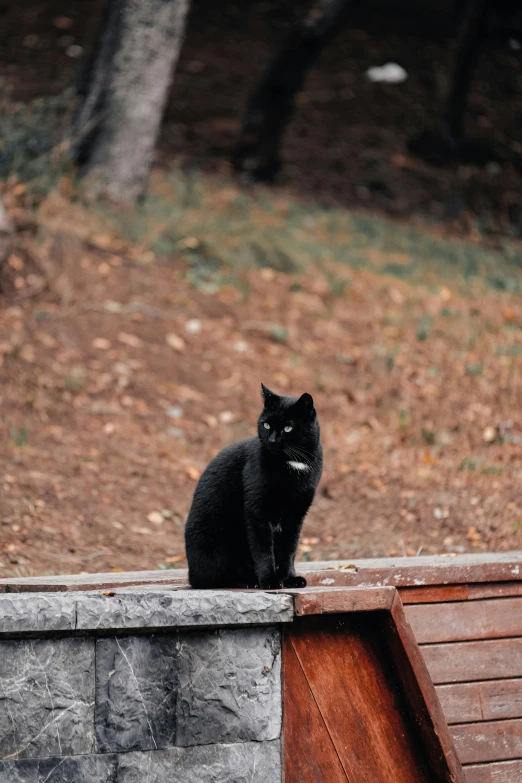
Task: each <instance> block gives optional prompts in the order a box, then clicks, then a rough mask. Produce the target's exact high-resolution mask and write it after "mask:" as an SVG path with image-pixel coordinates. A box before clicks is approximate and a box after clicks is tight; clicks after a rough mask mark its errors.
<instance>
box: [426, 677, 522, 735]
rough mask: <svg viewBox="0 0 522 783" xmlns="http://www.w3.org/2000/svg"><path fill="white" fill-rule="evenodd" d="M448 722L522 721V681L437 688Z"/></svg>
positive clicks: (467, 683) (470, 683)
mask: <svg viewBox="0 0 522 783" xmlns="http://www.w3.org/2000/svg"><path fill="white" fill-rule="evenodd" d="M436 690H437V696H438V697H439V701H440V703H441V706H442V709H443V711H444V715H445V716H446V720H447V721H448V723H450V724H451V723H474V722H477V721H489V720H504V719H506V718H522V679H519V680H492V681H490V682H466V683H457V684H455V685H438V686H437V689H436Z"/></svg>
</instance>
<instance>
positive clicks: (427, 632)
mask: <svg viewBox="0 0 522 783" xmlns="http://www.w3.org/2000/svg"><path fill="white" fill-rule="evenodd" d="M406 617H407V618H408V622H409V623H410V625H411V627H412V629H413V633H414V634H415V638H416V639H417V641H418V643H419V644H433V643H437V642H454V641H460V642H462V641H466V640H475V639H500V638H504V637H510V636H522V597H520V598H498V599H490V600H482V601H465V602H460V603H441V604H419V605H411V606H408V607H407V608H406Z"/></svg>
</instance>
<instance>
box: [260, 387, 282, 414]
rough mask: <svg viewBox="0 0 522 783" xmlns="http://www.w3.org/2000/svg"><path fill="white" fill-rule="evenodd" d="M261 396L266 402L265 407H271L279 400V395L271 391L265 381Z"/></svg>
mask: <svg viewBox="0 0 522 783" xmlns="http://www.w3.org/2000/svg"><path fill="white" fill-rule="evenodd" d="M261 397H262V398H263V402H264V403H265V408H271V407H273V406H274V405H276V404H277V403H278V402H279V395H278V394H276V393H275V392H273V391H270V389H268V388H267V387H266V386H265V385H264V384H263V383H262V384H261Z"/></svg>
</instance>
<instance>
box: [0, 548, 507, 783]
mask: <svg viewBox="0 0 522 783" xmlns="http://www.w3.org/2000/svg"><path fill="white" fill-rule="evenodd" d="M300 572H301V573H304V574H305V575H306V577H307V580H308V585H309V588H315V589H314V590H311V589H307V590H305V591H299V597H298V598H296V609H297V611H298V613H299V612H301V613H302V615H303V619H302V621H300V622H302V623H303V625H301V624H298V623H297V622H296V623H294V625H293V627H292V631H291V632H290V631H289V632H288V633H289V634H290V635H289V636H288V635H287V636H286V637H285V662H284V666H285V667H286V671H288V672H292V671H293V672H294V675H295V676H296V677H300V678H301V683H302V685H303V687H304V684H305V681H306V683H307V687H308V691H309V692H310V693H311V694H312V696H313V697H314V698H313V700H310V699H309V700H308V705H303V707H302V709H303V710H304V713H303V716H302V720H301V723H300V724H299V725H300V728H299V730H298V735H299V737H300V746H301V749H302V750H303V747H304V745H305V744H306V740H307V739H308V737H309V736H310V729H306V728H304V727H306V726H309V727H312V726H314V725H317V723H318V722H319V725H322V726H323V731H322V735H323V740H324V747H325V753H327V755H328V754H329V758H330V762H331V764H332V765H333V767H332V769H334V768H335V769H337V773H339V774H341V772H340V767H341V768H342V769H343V770H344V773H345V778H343V777H342V776H341V777H340V778H336V777H334V773H333V772H332V776H331V777H326V778H325V780H329V781H330V780H331V781H336V780H337V779H339V780H350V781H351V783H352V782H353V783H356V781H358V780H359V779H360V780H367V781H368V783H371V781H372V779H371V778H370V777H367V778H364V777H357V775H358V774H360V770H355V771H354V770H353V769H351V768H350V770H349V771H348V770H347V768H346V767H343V759H342V758H341V756H342V752H341V751H342V747H341V746H340V745H339V743H341V742H342V738H341V739H340V738H339V737H337V738H336V737H334V736H333V734H332V733H331V732H333V731H334V728H333V727H334V724H335V721H336V719H337V718H338V714H337V713H334V714H333V715H332V716H331V722H330V724H328V722H327V721H326V720H325V719H324V715H323V713H322V712H321V710H320V707H319V704H318V701H317V698H316V696H317V694H316V691H315V690H314V688H317V686H318V685H319V686H320V687H323V685H324V686H325V687H328V688H331V689H333V690H334V691H335V690H336V689H339V692H340V693H343V694H344V695H343V697H342V701H344V704H345V707H346V708H347V705H348V704H350V703H351V702H350V699H351V700H352V703H351V709H352V710H353V711H352V713H351V715H352V717H351V718H350V717H349V715H347V717H346V720H347V721H349V720H351V721H352V724H351V728H350V732H355V733H352V734H351V736H353V737H358V735H357V733H356V731H355V729H356V727H357V720H358V718H357V716H358V715H359V716H360V713H358V712H357V710H358V709H361V708H362V707H364V703H363V702H364V701H366V703H367V704H368V703H377V699H378V697H379V694H380V692H381V688H384V691H383V692H385V694H386V695H385V696H382V699H385V700H386V699H387V700H388V701H387V702H386V704H387V711H388V714H390V715H392V714H396V713H397V704H398V703H399V702H401V703H402V704H403V705H404V704H407V705H409V706H408V709H409V710H410V714H416V713H415V709H416V708H415V702H416V699H418V698H419V696H418V692H417V694H416V695H413V696H412V694H411V691H409V690H408V687H409V686H408V679H409V677H410V675H408V676H405V675H404V672H410V673H411V672H412V671H414V670H415V654H413V658H411V657H410V658H409V659H408V660H409V663H406V662H405V659H404V657H403V658H402V660H403V663H404V666H405V668H401V669H400V677H399V679H397V677H398V675H397V672H398V671H399V670H398V669H397V665H399V664H395V663H394V664H393V665H391V667H390V664H389V661H390V660H399V658H400V657H401V656H404V652H402V653H400V655H399V658H397V659H395V658H393V654H394V653H393V650H395V652H396V651H397V648H393V644H392V642H393V640H394V639H395V640H396V633H398V631H394V630H393V626H395V627H396V628H403V633H406V634H407V633H408V632H407V630H404V628H406V629H407V626H403V625H402V622H398V621H397V617H398V615H397V612H400V608H396V609H395V617H394V621H393V623H392V625H390V620H389V617H393V612H392V605H390V608H389V609H388V610H386V609H385V608H382V607H381V609H376V608H375V607H374V608H373V609H371V610H370V609H368V610H367V614H366V612H363V611H362V609H361V608H360V606H361V605H359V609H357V610H356V609H355V605H354V606H353V607H352V609H351V610H350V606H349V603H348V604H347V603H345V604H344V609H343V610H342V614H343V615H345V617H344V619H343V625H342V626H339V625H336V623H337V622H338V621H337V619H334V618H337V617H338V615H339V614H340V613H341V612H340V610H336V609H332V607H335V603H330V604H329V605H328V606H327V605H326V604H324V603H323V602H324V601H330V602H332V601H338V600H340V598H338V597H337V596H339V595H340V594H341V593H342V594H344V596H345V597H344V599H343V600H344V601H345V602H346V601H348V602H349V601H350V600H352V599H350V598H349V593H348V592H347V591H339V590H336V589H335V588H340V587H344V588H348V587H350V588H351V587H365V588H366V587H367V588H386V587H394V588H396V589H397V592H398V596H399V597H400V599H401V602H402V604H403V605H404V615H405V618H406V620H407V622H408V623H409V625H410V626H411V629H412V631H413V635H414V637H415V639H416V641H417V643H418V645H419V648H420V651H421V654H422V657H423V659H424V662H425V664H426V667H427V671H428V672H429V675H430V677H431V682H432V683H433V685H434V692H436V694H437V696H438V700H439V701H440V705H441V707H442V711H443V713H444V716H445V722H446V724H447V725H448V726H449V734H448V736H449V735H451V738H452V740H453V742H454V746H455V748H456V751H457V754H458V758H459V760H460V762H461V764H462V766H463V769H464V779H465V780H466V783H519V782H520V781H521V780H522V553H506V554H502V555H476V556H475V555H473V556H472V555H463V556H456V557H419V558H396V559H382V560H365V561H354V562H353V563H349V562H347V563H337V562H335V563H309V564H302V566H301V568H300ZM129 584H155V585H157V584H163V585H166V584H168V585H170V586H171V587H172V588H173V589H177V588H180V589H181V588H182V587H183V586H186V572H184V571H181V570H180V571H171V572H144V573H135V574H104V575H93V576H82V577H48V578H41V579H37V578H31V579H15V580H1V581H0V592H1V591H4V592H25V591H26V590H36V591H45V590H51V591H54V590H58V591H60V590H67V591H69V590H72V591H76V590H82V589H83V590H86V589H87V590H89V589H90V590H93V589H98V588H101V587H104V588H107V587H117V586H122V585H129ZM350 592H351V593H352V595H353V591H350ZM392 592H393V591H392ZM363 593H365V594H366V595H372V596H377V595H381V591H379V590H375V589H371V590H369V591H366V590H364V591H357V595H362V594H363ZM327 596H330V597H329V598H327ZM358 600H359V599H358ZM368 600H369V599H368ZM371 600H372V601H373V600H374V599H373V598H372V599H371ZM379 600H384V599H383V598H382V596H381V598H380V599H379ZM386 600H388V599H386ZM396 606H399V604H398V603H397V604H396ZM299 607H301V608H299ZM314 607H315V608H314ZM313 615H316V616H313ZM365 615H366V616H367V617H370V616H371V618H372V619H371V622H370V620H365V619H364V617H365ZM386 616H388V620H386V619H385V617H386ZM399 635H400V634H399ZM312 637H313V638H314V639H316V640H317V645H318V648H317V650H316V651H315V652H313V651H310V649H309V648H310V639H311V638H312ZM405 638H406V637H403V640H402V647H403V648H405V649H406V650H407V647H408V645H407V644H406V645H405V643H404V639H405ZM334 639H336V640H337V641H335V642H334ZM347 640H350V641H349V643H348V641H347ZM370 640H373V641H372V642H370ZM332 645H341V646H342V648H343V649H344V650H345V651H346V654H345V655H343V660H347V661H349V663H348V664H347V666H348V665H349V666H351V667H352V674H353V676H355V675H356V674H357V673H358V672H359V674H360V676H361V678H362V679H361V681H360V683H359V684H358V685H357V688H356V689H355V690H353V689H352V690H350V689H348V690H345V691H343V689H344V688H345V687H346V686H345V685H344V684H343V685H342V686H341V683H340V682H339V681H336V678H335V675H336V674H337V675H338V674H339V667H337V668H336V666H335V663H336V659H337V657H336V655H335V654H334V653H333V652H332ZM346 645H348V646H349V647H350V650H351V651H352V652H349V651H347V648H346ZM312 647H313V644H312ZM370 647H371V648H372V650H373V651H374V652H375V650H376V649H377V648H379V649H381V648H382V649H384V650H386V653H383V652H381V653H379V655H376V656H374V657H373V658H372V657H371V656H370V655H369V653H368V656H367V662H366V663H365V668H364V674H362V673H361V672H360V669H359V668H358V664H357V665H356V661H360V659H361V656H363V652H362V651H364V650H366V651H368V650H369V648H370ZM356 649H357V650H358V651H359V652H358V653H357V655H355V653H353V650H356ZM413 649H417V648H416V645H415V644H414V645H413ZM350 656H352V657H351V658H350ZM297 662H299V667H300V668H299V667H297ZM401 666H402V664H401ZM288 667H289V668H288ZM348 675H349V672H347V673H346V676H347V677H348ZM343 676H344V675H343ZM321 677H323V678H325V679H323V680H320V678H321ZM328 677H330V680H328ZM303 678H304V679H303ZM416 680H417V682H418V684H419V688H420V691H421V694H422V687H423V686H422V677H421V678H420V679H419V677H416ZM290 682H291V678H290V679H289V681H288V687H290ZM363 682H364V683H365V686H364V687H363V684H361V683H363ZM376 682H379V686H380V687H379V688H376V687H375V683H376ZM285 687H287V686H286V684H285ZM365 687H366V688H367V690H365ZM304 692H307V691H306V689H305V690H304ZM365 693H366V694H367V698H366V697H365ZM397 694H399V695H397ZM428 695H429V694H428ZM285 698H286V696H285ZM423 698H424V701H425V704H427V705H428V707H427V709H428V713H429V714H430V715H433V714H435V715H436V714H438V712H437V703H436V701H435V703H433V701H431V702H430V698H431V697H430V698H427V699H426V698H425V697H423ZM397 699H399V702H397V701H396V700H397ZM357 700H358V701H357ZM314 703H315V705H317V710H319V713H321V716H322V718H321V719H322V720H323V724H321V721H320V720H319V717H320V715H318V712H317V710H314ZM379 703H381V702H379ZM430 703H431V706H430ZM423 709H424V708H423ZM430 710H432V712H430ZM433 710H434V711H435V712H434V713H433ZM426 714H427V713H426V712H424V716H426ZM287 719H289V713H288V712H285V721H286V720H287ZM397 720H398V721H399V724H400V716H399V717H398V718H397ZM306 721H309V723H307V722H306ZM443 723H444V721H443ZM328 725H330V726H331V727H332V728H331V729H330V739H328V737H327V736H326V735H325V734H324V727H325V726H326V727H327V728H328ZM388 728H389V729H390V730H391V729H392V728H393V726H392V724H389V725H388ZM414 728H415V727H414ZM396 729H397V725H396ZM287 730H288V731H289V732H290V735H289V736H291V728H288V729H287ZM379 730H380V731H381V734H380V736H381V739H382V741H383V742H384V745H383V748H384V749H385V754H386V755H387V758H389V759H390V758H392V757H393V754H394V753H395V750H394V746H393V744H389V742H388V740H389V733H388V731H387V730H386V731H385V730H384V729H383V726H382V724H381V725H380V729H379ZM417 730H418V729H415V731H417ZM415 731H414V730H413V729H412V726H411V724H410V725H409V727H408V726H405V725H402V724H400V726H399V728H398V729H397V732H398V735H400V736H403V737H404V738H405V739H404V744H403V746H402V749H403V751H404V752H405V753H406V754H407V755H408V758H410V760H411V759H414V756H415V750H414V746H415V742H416V740H415V739H414V737H415V736H416V735H415ZM441 731H442V734H440V732H439V734H438V736H439V737H442V741H441V747H442V748H443V747H444V745H445V740H444V737H443V734H444V730H443V729H442V730H441ZM401 732H402V733H401ZM411 732H413V733H411ZM347 736H348V735H347ZM366 739H367V744H366V745H364V743H363V739H361V738H360V737H358V738H357V739H356V740H353V741H352V752H354V753H355V752H359V748H362V749H363V750H364V752H368V753H370V752H371V753H373V749H374V746H373V745H372V744H371V742H370V739H368V738H366ZM385 740H386V742H385ZM432 740H433V737H432ZM372 741H373V740H372ZM328 743H330V745H328ZM368 743H370V744H368ZM328 747H329V750H327V748H328ZM448 748H449V750H448ZM361 752H362V751H361ZM383 752H384V751H383ZM448 754H449V756H448ZM436 756H437V752H436V751H429V752H428V761H426V759H424V760H423V761H422V762H421V766H422V764H426V763H428V762H429V760H430V759H431V761H432V762H433V759H435V758H436ZM445 759H446V760H445V762H444V763H445V764H446V766H447V768H448V769H450V770H451V764H452V762H451V746H446V751H445ZM347 763H348V762H347V761H346V764H347ZM412 763H413V761H412ZM383 764H384V762H383ZM336 765H337V766H336ZM339 765H340V767H339ZM443 766H444V765H443ZM383 768H384V767H383ZM350 774H351V775H352V777H350ZM383 774H384V773H383ZM408 774H409V773H408ZM412 774H413V773H412ZM415 774H418V773H415ZM432 774H433V773H432ZM440 774H445V773H440ZM451 774H453V775H454V778H453V779H454V780H459V778H458V771H457V772H455V770H453V771H452V772H451ZM455 775H457V777H455ZM317 779H318V780H321V778H317ZM396 779H397V780H404V781H408V782H409V781H410V780H412V781H413V780H417V781H419V783H421V782H422V781H423V780H424V779H426V780H430V781H438V780H445V779H448V780H451V779H452V778H451V777H450V778H444V777H440V776H439V777H428V778H423V777H422V776H418V777H417V778H415V777H412V776H411V775H410V777H407V776H406V773H404V776H403V777H402V778H396ZM288 780H289V781H291V780H292V778H289V779H288ZM295 780H296V781H297V780H300V783H305V781H306V783H307V779H306V778H304V777H303V778H301V779H299V778H296V779H295ZM375 780H376V781H379V783H380V781H381V780H383V781H384V780H389V781H393V780H394V778H393V777H391V776H390V777H388V778H386V777H382V776H381V778H379V777H377V778H375Z"/></svg>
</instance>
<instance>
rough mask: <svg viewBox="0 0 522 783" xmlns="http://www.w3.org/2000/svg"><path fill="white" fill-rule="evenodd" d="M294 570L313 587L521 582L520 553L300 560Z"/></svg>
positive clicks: (521, 557)
mask: <svg viewBox="0 0 522 783" xmlns="http://www.w3.org/2000/svg"><path fill="white" fill-rule="evenodd" d="M350 566H354V568H350ZM298 571H299V573H302V574H303V575H304V576H305V577H306V578H307V580H308V584H309V585H310V586H314V587H316V586H317V587H320V586H325V587H328V586H330V587H334V586H336V585H337V586H340V585H346V586H350V585H352V586H353V585H356V584H359V585H365V586H371V585H374V586H378V587H384V586H386V585H392V586H393V587H423V586H429V585H455V584H473V583H484V582H517V581H519V582H520V581H522V552H506V553H494V554H492V553H483V554H476V555H456V556H455V557H447V556H443V555H437V556H426V557H398V558H375V559H367V560H353V561H344V562H343V561H337V562H330V563H329V562H316V563H306V564H303V563H301V564H300V565H299V566H298ZM330 580H331V581H330Z"/></svg>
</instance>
